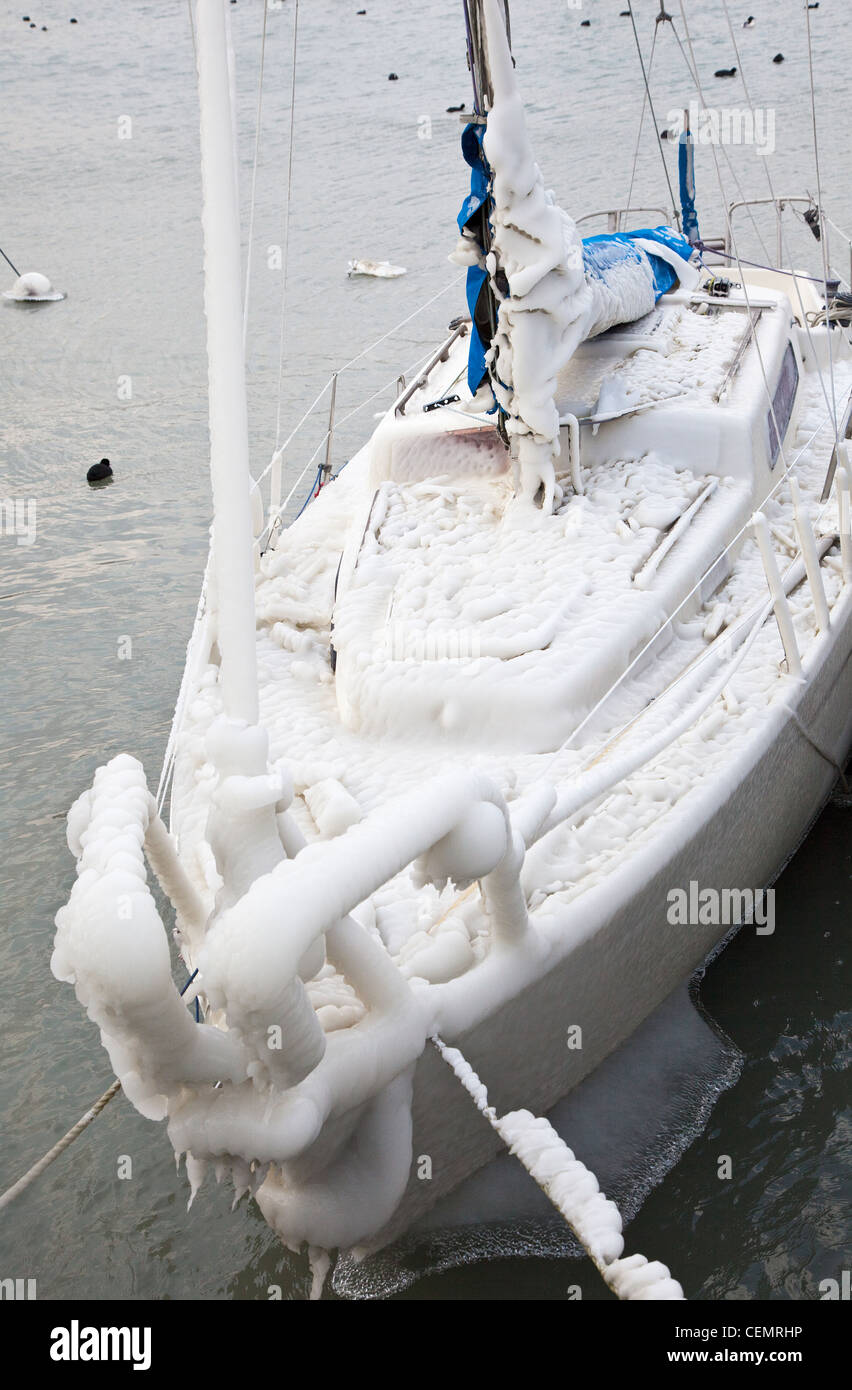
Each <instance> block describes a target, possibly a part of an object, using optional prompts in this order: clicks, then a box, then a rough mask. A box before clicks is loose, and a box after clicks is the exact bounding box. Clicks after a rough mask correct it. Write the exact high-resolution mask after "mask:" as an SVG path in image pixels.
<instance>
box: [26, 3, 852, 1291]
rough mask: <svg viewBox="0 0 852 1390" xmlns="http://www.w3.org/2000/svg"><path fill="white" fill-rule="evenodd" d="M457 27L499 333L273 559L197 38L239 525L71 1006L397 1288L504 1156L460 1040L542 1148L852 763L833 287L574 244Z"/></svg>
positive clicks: (130, 1068) (203, 43)
mask: <svg viewBox="0 0 852 1390" xmlns="http://www.w3.org/2000/svg"><path fill="white" fill-rule="evenodd" d="M464 8H465V15H466V19H467V25H468V32H467V40H468V51H469V55H470V62H471V69H472V72H473V76H474V84H475V111H474V116H473V118H472V120H471V121H470V122H469V124H468V125H467V128H466V130H465V133H464V137H463V148H464V152H465V157H466V159H467V162H468V164H469V165H470V168H471V192H470V195H469V197H468V199H467V200H466V202H465V205H464V207H463V209H462V213H461V216H460V219H459V224H460V234H459V240H458V245H457V247H456V250H455V252H454V255H455V257H456V259H457V261H460V262H461V263H462V264H465V265H467V266H468V300H469V309H470V316H469V317H467V316H463V317H462V318H460V319H459V320H458V321H457V322H455V323H454V324H453V325H451V332H450V336H449V337H448V339H447V340H446V341H445V342H444V343H443V344H441V345H440V346H439V348H438V349H437V350H436V352H435V353H434V355H433V357H432V359H431V360H430V362H429V363H428V364H427V366H426V367H425V368H424V369H423V370H422V371H421V372H420V373H419V374H418V375H417V377H416V379H415V380H414V381H413V382H412V383H411V384H410V385H409V386H408V387H406V388H405V389H403V390H401V391H400V394H399V397H398V399H397V400H396V402H395V403H394V405H393V406H392V407H391V409H390V410H389V411H388V412H387V414H386V415H385V416H384V418H383V419H382V420H381V422H380V423H379V425H378V427H377V429H376V430H375V433H374V434H373V436H372V438H371V439H370V440H369V441H368V442H367V443H366V444H365V445H364V447H363V448H362V449H361V451H360V452H359V453H358V454H357V456H356V457H354V458H353V459H352V460H351V461H350V463H349V464H348V466H347V467H346V469H345V470H344V471H343V472H342V473H341V474H340V476H339V477H338V478H337V479H336V480H335V481H334V482H333V483H331V484H330V485H328V486H324V487H323V488H322V489H321V490H320V492H319V494H318V496H317V497H316V500H315V501H314V502H313V503H312V505H311V506H310V507H308V508H307V510H305V512H304V514H303V515H302V516H301V517H300V519H299V520H298V521H297V522H296V523H295V524H294V525H292V526H290V527H287V528H283V527H282V526H281V525H280V524H279V517H278V508H277V505H276V499H273V505H272V507H271V508H270V512H269V514H268V515H267V514H264V510H263V506H262V505H258V504H259V503H260V493H259V490H258V488H257V487H254V486H253V484H252V480H251V478H250V474H249V466H248V445H247V429H246V409H245V393H244V372H243V349H242V341H241V333H242V303H241V293H240V275H239V252H240V247H239V222H238V217H237V211H236V191H235V186H234V184H235V173H234V169H235V161H234V159H233V157H232V150H231V144H230V142H231V138H232V129H231V111H230V97H229V83H228V64H227V51H226V37H225V16H224V5H223V0H198V4H197V14H196V28H197V36H198V61H199V81H200V91H201V133H202V165H203V182H204V201H205V211H204V231H205V269H206V310H207V320H208V338H209V358H210V423H211V449H212V474H213V494H214V508H215V520H214V527H213V540H212V548H211V556H210V562H209V565H208V577H207V581H206V583H205V590H204V594H203V595H202V602H201V604H200V605H199V614H198V619H197V621H196V625H195V630H194V632H193V635H192V640H191V642H190V646H189V650H188V658H187V666H186V671H185V674H184V679H183V684H182V687H181V691H180V697H179V701H178V708H177V713H176V718H175V725H174V731H173V742H172V745H171V752H172V754H173V759H172V761H173V785H172V797H171V823H170V828H169V829H167V828H166V826H165V824H164V822H163V820H162V819H161V817H160V807H159V800H158V798H157V797H155V796H154V794H153V793H152V791H151V790H150V789H149V785H148V783H147V781H146V776H145V773H144V771H143V769H142V767H141V765H140V764H139V763H138V762H137V761H136V760H135V759H134V758H132V757H130V756H121V757H118V758H115V759H113V760H112V761H111V762H110V763H108V764H107V765H106V766H104V767H101V768H100V769H99V770H98V772H97V774H96V776H95V779H94V783H93V785H92V787H91V788H90V789H89V790H88V791H86V792H84V793H83V795H82V796H81V797H80V798H79V799H78V801H77V802H76V803H75V805H74V807H73V808H72V810H71V812H70V814H69V820H68V840H69V845H70V847H71V850H72V852H73V853H74V855H75V856H76V858H77V861H78V877H77V881H76V883H75V885H74V888H73V891H72V893H71V897H70V900H69V902H68V904H67V905H66V906H65V907H63V908H62V909H61V911H60V912H59V914H58V916H57V934H56V943H55V950H54V955H53V962H52V967H53V971H54V974H55V975H56V976H57V977H58V978H59V979H61V980H65V981H69V982H71V983H73V984H74V986H75V988H76V991H77V995H78V998H79V999H80V1002H81V1003H82V1004H83V1005H84V1007H85V1008H86V1009H87V1011H88V1013H89V1016H90V1017H91V1019H92V1020H93V1021H94V1022H95V1023H96V1024H97V1026H98V1027H99V1028H100V1031H101V1037H102V1040H103V1043H104V1046H105V1047H106V1049H107V1051H108V1053H109V1056H110V1059H111V1062H112V1064H113V1067H114V1069H115V1072H116V1075H117V1076H118V1077H119V1078H120V1079H121V1083H122V1086H123V1088H124V1090H125V1093H126V1094H127V1096H128V1098H129V1099H130V1100H131V1101H132V1103H133V1104H134V1105H135V1106H136V1107H137V1109H138V1110H140V1111H141V1112H142V1113H143V1114H145V1115H147V1116H150V1117H151V1118H152V1119H160V1120H162V1119H165V1120H166V1121H167V1125H168V1134H169V1138H170V1140H171V1143H172V1144H173V1146H174V1148H175V1150H176V1152H177V1153H178V1154H179V1155H182V1154H183V1155H186V1161H187V1171H188V1174H189V1178H190V1181H191V1183H192V1185H193V1189H194V1187H195V1186H196V1185H197V1183H198V1182H199V1181H200V1180H201V1176H202V1174H203V1172H204V1169H205V1167H206V1166H207V1165H212V1166H214V1167H215V1168H216V1170H217V1172H218V1173H219V1175H222V1174H223V1173H225V1174H229V1175H231V1176H232V1177H233V1181H234V1184H235V1187H236V1189H237V1192H238V1193H240V1192H243V1191H245V1190H247V1189H250V1190H251V1191H252V1192H253V1193H254V1195H255V1197H256V1199H257V1202H258V1204H259V1206H260V1209H261V1211H262V1212H263V1214H264V1216H265V1217H266V1219H267V1221H268V1222H269V1223H270V1225H271V1226H272V1227H273V1228H274V1229H275V1230H276V1231H277V1232H278V1234H279V1235H280V1237H281V1238H282V1240H283V1241H285V1242H286V1244H287V1245H289V1246H291V1247H293V1248H300V1247H302V1246H303V1245H305V1244H307V1245H308V1246H309V1247H312V1248H314V1249H315V1250H326V1251H331V1250H353V1249H355V1250H358V1251H365V1250H375V1249H377V1248H380V1247H382V1246H384V1245H385V1244H386V1243H387V1242H389V1241H391V1240H393V1238H394V1237H395V1236H397V1235H398V1234H399V1233H400V1232H402V1231H404V1230H405V1229H406V1228H407V1227H408V1226H409V1225H410V1223H412V1222H413V1221H414V1220H415V1219H416V1218H418V1217H419V1216H420V1215H422V1214H423V1213H424V1212H426V1211H427V1210H428V1208H429V1207H430V1206H431V1205H432V1204H433V1203H434V1202H435V1201H436V1200H437V1199H438V1198H439V1197H440V1196H441V1195H443V1194H445V1193H447V1192H449V1191H451V1190H452V1189H453V1188H454V1187H456V1185H457V1184H459V1183H460V1182H461V1181H462V1180H463V1179H465V1178H466V1177H467V1176H468V1175H469V1174H471V1173H472V1172H473V1171H475V1170H476V1169H477V1168H478V1167H480V1166H481V1165H483V1164H484V1163H486V1162H487V1161H488V1160H489V1158H490V1157H491V1156H492V1155H493V1154H494V1152H495V1151H496V1148H497V1146H498V1143H499V1140H498V1138H497V1137H496V1135H495V1133H494V1130H493V1127H492V1126H491V1125H489V1123H488V1122H487V1119H486V1118H484V1117H483V1114H482V1113H481V1112H480V1110H479V1109H477V1108H476V1107H475V1106H472V1105H471V1103H470V1098H469V1096H468V1094H466V1092H465V1090H464V1089H463V1088H462V1087H461V1086H459V1084H458V1079H457V1076H456V1075H455V1074H454V1072H453V1070H452V1069H451V1068H450V1067H448V1066H447V1065H446V1055H442V1054H441V1052H439V1050H438V1049H437V1048H436V1047H433V1046H432V1045H431V1043H430V1039H433V1038H440V1039H441V1040H442V1045H443V1047H444V1050H445V1053H446V1049H447V1048H448V1047H449V1048H453V1047H454V1048H457V1049H459V1051H460V1053H461V1054H463V1057H464V1058H466V1059H467V1060H468V1062H469V1063H471V1064H472V1065H473V1067H474V1068H475V1069H476V1071H477V1072H481V1074H482V1076H483V1078H484V1079H485V1080H486V1081H487V1083H488V1086H489V1090H490V1096H491V1102H492V1104H493V1106H494V1108H495V1112H499V1113H501V1114H505V1113H506V1112H510V1113H512V1114H517V1113H518V1112H519V1111H520V1110H522V1109H525V1108H527V1107H529V1108H531V1109H532V1110H534V1111H535V1112H537V1113H540V1114H543V1113H546V1112H547V1111H548V1110H549V1109H550V1107H552V1106H553V1105H554V1103H555V1102H556V1101H557V1100H558V1099H559V1098H560V1097H562V1096H564V1095H566V1093H568V1092H569V1091H570V1090H571V1088H573V1087H575V1086H576V1085H577V1084H578V1083H579V1082H580V1081H581V1080H582V1079H583V1078H584V1077H586V1076H588V1075H589V1074H590V1073H592V1072H593V1071H594V1069H595V1068H596V1067H597V1066H598V1065H599V1064H600V1063H601V1062H602V1061H603V1060H604V1059H605V1058H607V1057H608V1055H609V1054H611V1053H612V1052H613V1050H614V1049H616V1048H617V1047H618V1046H619V1044H621V1043H622V1042H623V1041H624V1040H625V1039H627V1038H628V1037H629V1036H630V1035H631V1034H632V1033H633V1032H634V1030H635V1029H636V1028H637V1027H638V1026H639V1025H641V1024H642V1022H643V1020H645V1019H646V1018H647V1017H648V1016H649V1015H650V1014H651V1013H652V1011H653V1010H655V1009H656V1008H657V1007H658V1006H659V1005H660V1004H661V1003H662V1001H664V1000H666V999H667V997H668V996H670V995H671V994H672V992H673V991H675V990H676V989H678V988H680V987H681V986H682V984H683V982H684V981H685V980H686V979H687V978H688V977H689V976H690V975H691V973H692V972H694V970H695V969H696V968H697V967H698V966H699V965H700V964H701V963H702V961H703V960H704V959H705V958H706V956H707V955H708V953H709V952H711V951H713V950H714V949H715V948H716V947H717V946H718V944H719V942H720V941H721V940H722V939H723V938H724V937H725V936H726V935H727V934H728V933H729V931H730V930H731V928H732V925H736V924H737V923H740V922H743V921H750V920H756V922H757V924H758V925H760V923H761V921H762V922H763V927H762V929H764V930H765V929H768V926H767V924H766V920H765V914H764V917H763V918H761V914H760V908H761V902H762V901H763V900H762V897H761V894H762V890H764V889H765V888H766V886H767V885H768V884H770V883H771V882H772V880H773V878H774V877H775V876H776V875H777V873H778V872H779V870H780V868H781V866H782V865H783V864H784V862H785V861H786V859H787V858H788V857H789V856H790V854H791V853H792V852H793V850H794V849H795V848H796V846H797V844H798V842H799V840H800V839H801V837H802V836H803V835H804V833H805V832H806V830H807V828H808V826H809V825H810V823H811V821H812V820H813V818H814V817H815V815H816V814H817V812H818V811H819V809H820V807H821V806H822V804H823V802H824V800H825V799H826V797H827V795H828V794H829V791H830V789H831V787H832V785H833V783H834V781H835V779H836V777H837V775H838V771H839V769H840V767H841V766H842V763H843V760H844V758H845V757H846V755H847V752H848V748H849V743H850V735H852V714H850V706H852V702H851V701H850V695H851V694H852V671H850V650H852V544H850V533H849V510H848V501H849V493H850V483H849V478H850V473H849V468H850V460H849V446H848V445H847V443H846V442H845V441H846V435H847V433H848V424H849V420H850V406H849V404H848V402H849V400H850V388H852V360H851V359H850V348H849V342H848V337H847V333H846V330H845V328H844V327H843V325H842V323H840V322H839V320H840V319H841V317H842V315H841V314H840V312H839V311H837V312H835V298H834V296H833V291H832V287H830V286H829V283H828V275H827V274H826V277H825V282H824V283H822V284H819V283H817V282H815V281H814V280H813V279H809V278H805V277H804V276H802V275H791V274H788V273H785V271H784V270H783V269H782V268H781V267H780V266H779V267H778V269H777V270H772V271H767V270H765V269H762V270H752V269H751V268H749V267H747V266H743V265H742V264H741V263H739V262H737V263H736V266H735V273H732V274H731V277H730V279H728V278H720V277H719V276H718V275H717V274H716V273H715V272H714V270H713V269H712V268H708V266H707V265H706V264H705V260H704V258H703V257H702V255H701V254H700V253H699V252H697V251H696V248H695V244H694V242H695V240H696V238H693V240H692V241H690V240H689V239H688V238H687V237H685V236H684V235H683V234H682V232H680V231H678V230H677V229H676V228H672V227H670V226H666V225H660V226H655V227H650V228H645V229H644V230H641V231H630V232H622V231H621V229H620V224H619V225H617V226H616V229H615V231H614V233H612V234H609V235H606V236H604V237H596V238H591V239H588V240H586V241H585V242H584V241H582V240H581V238H580V236H579V234H578V232H577V228H576V225H575V224H574V222H572V220H571V219H570V218H569V217H568V216H567V215H566V214H565V213H564V212H563V211H562V210H561V209H560V208H559V207H558V206H557V204H556V202H555V201H554V199H553V197H552V196H551V195H550V194H549V193H548V192H547V191H546V189H545V186H544V183H543V181H542V178H541V174H540V172H539V170H538V167H537V166H536V164H535V161H534V159H533V156H532V152H531V150H530V146H529V142H528V139H527V136H526V131H525V123H524V115H523V109H522V106H521V102H520V97H519V95H518V91H517V86H516V81H515V74H514V71H513V65H512V59H511V52H510V43H509V34H508V24H507V12H506V7H505V5H504V4H503V3H502V0H481V3H480V2H479V0H477V2H476V3H474V0H470V3H469V4H466V5H465V7H464ZM687 155H688V150H687V147H686V146H685V147H684V158H685V160H686V158H687ZM684 182H685V189H686V191H687V195H688V185H689V179H688V177H687V178H686V179H685V181H684ZM687 201H688V196H687ZM819 215H820V216H821V213H820V214H819ZM729 249H730V248H729ZM834 288H836V286H835V287H834ZM829 378H830V390H829V385H828V383H829ZM830 392H833V396H832V395H831V394H830ZM833 405H834V406H836V409H833V408H832V406H833ZM277 467H278V472H279V473H280V460H279V461H278V465H277ZM275 473H276V469H273V470H272V475H271V476H272V477H273V480H274V479H275ZM149 869H150V870H151V871H152V872H153V874H154V876H155V877H156V878H157V879H158V880H159V883H160V885H161V887H162V889H163V890H164V891H165V893H166V895H167V897H168V898H169V899H170V901H171V903H172V905H173V907H174V910H175V918H176V920H175V937H176V941H177V944H178V948H179V951H180V954H181V956H182V958H183V960H184V962H185V963H186V965H187V967H188V969H189V970H190V972H191V979H192V985H191V987H190V989H189V990H188V992H186V993H185V994H184V995H183V997H181V995H180V994H179V993H178V990H177V987H176V986H175V984H174V983H173V980H172V969H171V959H170V949H169V935H168V932H167V928H166V925H165V924H164V923H163V921H162V919H161V917H160V914H159V912H158V909H157V906H156V903H155V899H154V897H153V895H152V892H151V889H150V886H149V882H148V871H149ZM725 904H727V908H725ZM720 905H721V906H720ZM192 1004H194V1005H195V1012H194V1013H193V1012H192V1011H191V1009H190V1007H188V1005H192ZM569 1030H570V1031H571V1036H572V1038H575V1039H576V1038H581V1040H582V1041H581V1045H579V1046H568V1045H566V1038H567V1036H568V1033H569ZM456 1069H457V1071H459V1070H463V1068H462V1064H461V1063H458V1065H457V1068H456ZM519 1142H521V1141H519ZM521 1147H523V1144H522V1143H521ZM422 1155H428V1156H429V1159H430V1164H429V1169H430V1180H429V1181H423V1180H422V1173H421V1172H419V1170H418V1165H417V1163H416V1162H415V1159H416V1158H417V1157H418V1156H422ZM581 1157H582V1155H581ZM600 1249H601V1251H602V1255H601V1258H602V1260H603V1261H604V1262H606V1261H607V1260H612V1259H613V1258H614V1255H615V1250H614V1247H612V1245H611V1242H610V1245H609V1246H607V1247H606V1248H604V1245H601V1246H600ZM661 1296H663V1295H661Z"/></svg>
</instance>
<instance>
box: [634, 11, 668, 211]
mask: <svg viewBox="0 0 852 1390" xmlns="http://www.w3.org/2000/svg"><path fill="white" fill-rule="evenodd" d="M629 12H630V23H631V25H632V26H633V37H634V39H635V40H636V52H637V54H638V56H639V66H640V67H641V69H642V80H643V81H644V83H645V95H646V96H647V98H648V106H649V107H650V109H651V120H652V121H653V122H654V134H655V135H656V137H657V147H658V149H659V151H660V159H661V160H662V164H663V173H664V174H665V176H666V183H667V185H668V190H669V198H670V199H671V205H672V213H673V215H674V219H675V222H676V224H677V229H678V231H680V213H679V212H678V210H677V200H676V198H675V195H674V189H673V188H672V181H671V179H670V177H669V166H668V164H667V163H666V156H665V153H664V151H663V142H662V140H661V139H660V128H659V125H658V122H657V115H656V112H655V111H654V101H653V98H652V96H651V88H650V87H649V86H648V74H647V73H646V71H645V60H644V58H643V57H642V47H641V44H640V43H639V33H638V30H637V28H636V16H635V15H634V13H633V3H632V0H631V3H630V5H629ZM654 29H655V33H654V37H655V38H656V25H655V26H654Z"/></svg>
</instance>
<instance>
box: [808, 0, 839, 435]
mask: <svg viewBox="0 0 852 1390" xmlns="http://www.w3.org/2000/svg"><path fill="white" fill-rule="evenodd" d="M805 25H806V27H807V31H808V74H809V77H810V85H811V123H812V126H813V135H814V164H815V166H816V181H817V212H818V214H819V220H820V228H821V232H822V235H821V236H820V239H819V244H820V250H821V252H822V274H823V283H824V289H825V307H826V309H828V259H827V254H826V246H825V226H824V224H823V216H822V179H821V177H820V167H819V136H818V135H817V118H816V92H815V91H814V55H813V47H812V44H811V12H810V10H809V9H808V6H807V0H806V2H805ZM826 329H827V335H828V371H829V377H830V379H831V402H832V410H833V420H834V439H835V443H838V442H839V434H838V424H837V396H836V393H835V389H834V359H833V356H832V348H831V324H830V323H828V324H827V325H826Z"/></svg>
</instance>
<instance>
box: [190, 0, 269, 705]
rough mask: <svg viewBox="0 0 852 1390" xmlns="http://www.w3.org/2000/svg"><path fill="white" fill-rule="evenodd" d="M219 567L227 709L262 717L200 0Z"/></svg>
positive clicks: (238, 386)
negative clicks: (259, 713)
mask: <svg viewBox="0 0 852 1390" xmlns="http://www.w3.org/2000/svg"><path fill="white" fill-rule="evenodd" d="M196 35H197V38H196V48H197V58H198V97H199V104H200V108H201V184H202V192H203V212H202V225H203V229H204V310H205V314H206V318H207V372H208V402H209V419H210V472H211V477H212V483H213V572H214V577H215V589H216V603H217V616H218V641H219V652H220V656H221V661H222V668H221V669H222V696H223V702H224V707H225V714H226V715H228V716H229V717H231V718H234V719H244V720H246V722H247V723H250V724H255V723H257V719H258V697H257V657H256V652H255V612H254V562H253V558H252V544H253V533H252V526H251V508H250V500H249V489H250V476H249V447H248V408H247V404H246V380H245V360H244V355H243V304H242V289H241V285H242V272H241V262H240V222H239V212H238V207H239V203H238V190H237V166H236V151H235V148H234V128H233V112H232V105H231V86H230V76H229V71H228V43H227V32H226V23H225V0H196Z"/></svg>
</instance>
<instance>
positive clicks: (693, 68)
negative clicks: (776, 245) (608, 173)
mask: <svg viewBox="0 0 852 1390" xmlns="http://www.w3.org/2000/svg"><path fill="white" fill-rule="evenodd" d="M681 14H682V15H683V25H684V33H686V31H687V25H686V15H685V13H684V11H683V6H681ZM671 26H672V33H673V34H674V38H675V43H676V44H677V46H678V48H679V49H680V53H681V57H682V58H683V61H684V63H685V64H686V70H687V72H688V73H689V75H690V77H691V79H692V81H693V82H694V83H695V90H696V91H697V92H698V94H699V96H700V97H701V104H702V106H703V107H704V110H705V111H706V110H708V107H707V105H706V103H705V101H704V93H703V91H702V89H701V81H700V78H699V76H698V64H697V62H696V61H695V54H694V53H693V51H692V41H691V39H689V35H688V34H687V40H688V42H689V50H690V53H691V54H692V62H690V60H689V58H688V57H687V55H686V50H685V49H684V46H683V44H682V42H681V38H680V35H679V34H678V32H677V29H676V28H675V26H674V20H672V21H671ZM710 144H711V146H712V149H713V159H714V162H715V163H716V165H717V166H718V156H717V154H716V141H715V140H712V141H711V142H710ZM722 151H723V153H724V156H725V160H726V161H727V165H728V172H729V173H730V175H731V178H732V179H733V181H734V183H735V185H736V189H737V192H738V193H739V195H740V199H741V200H742V202H743V203H744V204H745V205H746V212H747V213H748V215H749V217H750V219H751V224H752V226H753V228H754V232H755V236H756V237H757V240H758V241H759V243H760V249H761V251H762V252H763V255H764V258H765V259H766V260H767V261H771V259H772V257H771V255H770V252H769V249H768V247H767V245H766V242H765V241H764V240H763V233H762V232H761V230H760V227H759V225H758V222H757V220H756V218H755V215H754V212H753V211H752V208H751V205H750V204H749V201H748V199H747V198H746V197H745V194H744V193H743V188H742V185H741V183H740V181H739V178H738V177H737V171H736V169H735V168H734V165H733V162H732V160H731V156H730V155H729V154H728V151H727V148H726V147H725V146H724V145H723V146H722ZM719 189H720V192H721V193H722V198H723V200H724V198H725V192H724V189H723V188H722V184H721V181H720V182H719ZM725 223H726V226H727V227H728V228H729V229H730V219H729V217H728V213H727V203H725Z"/></svg>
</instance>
